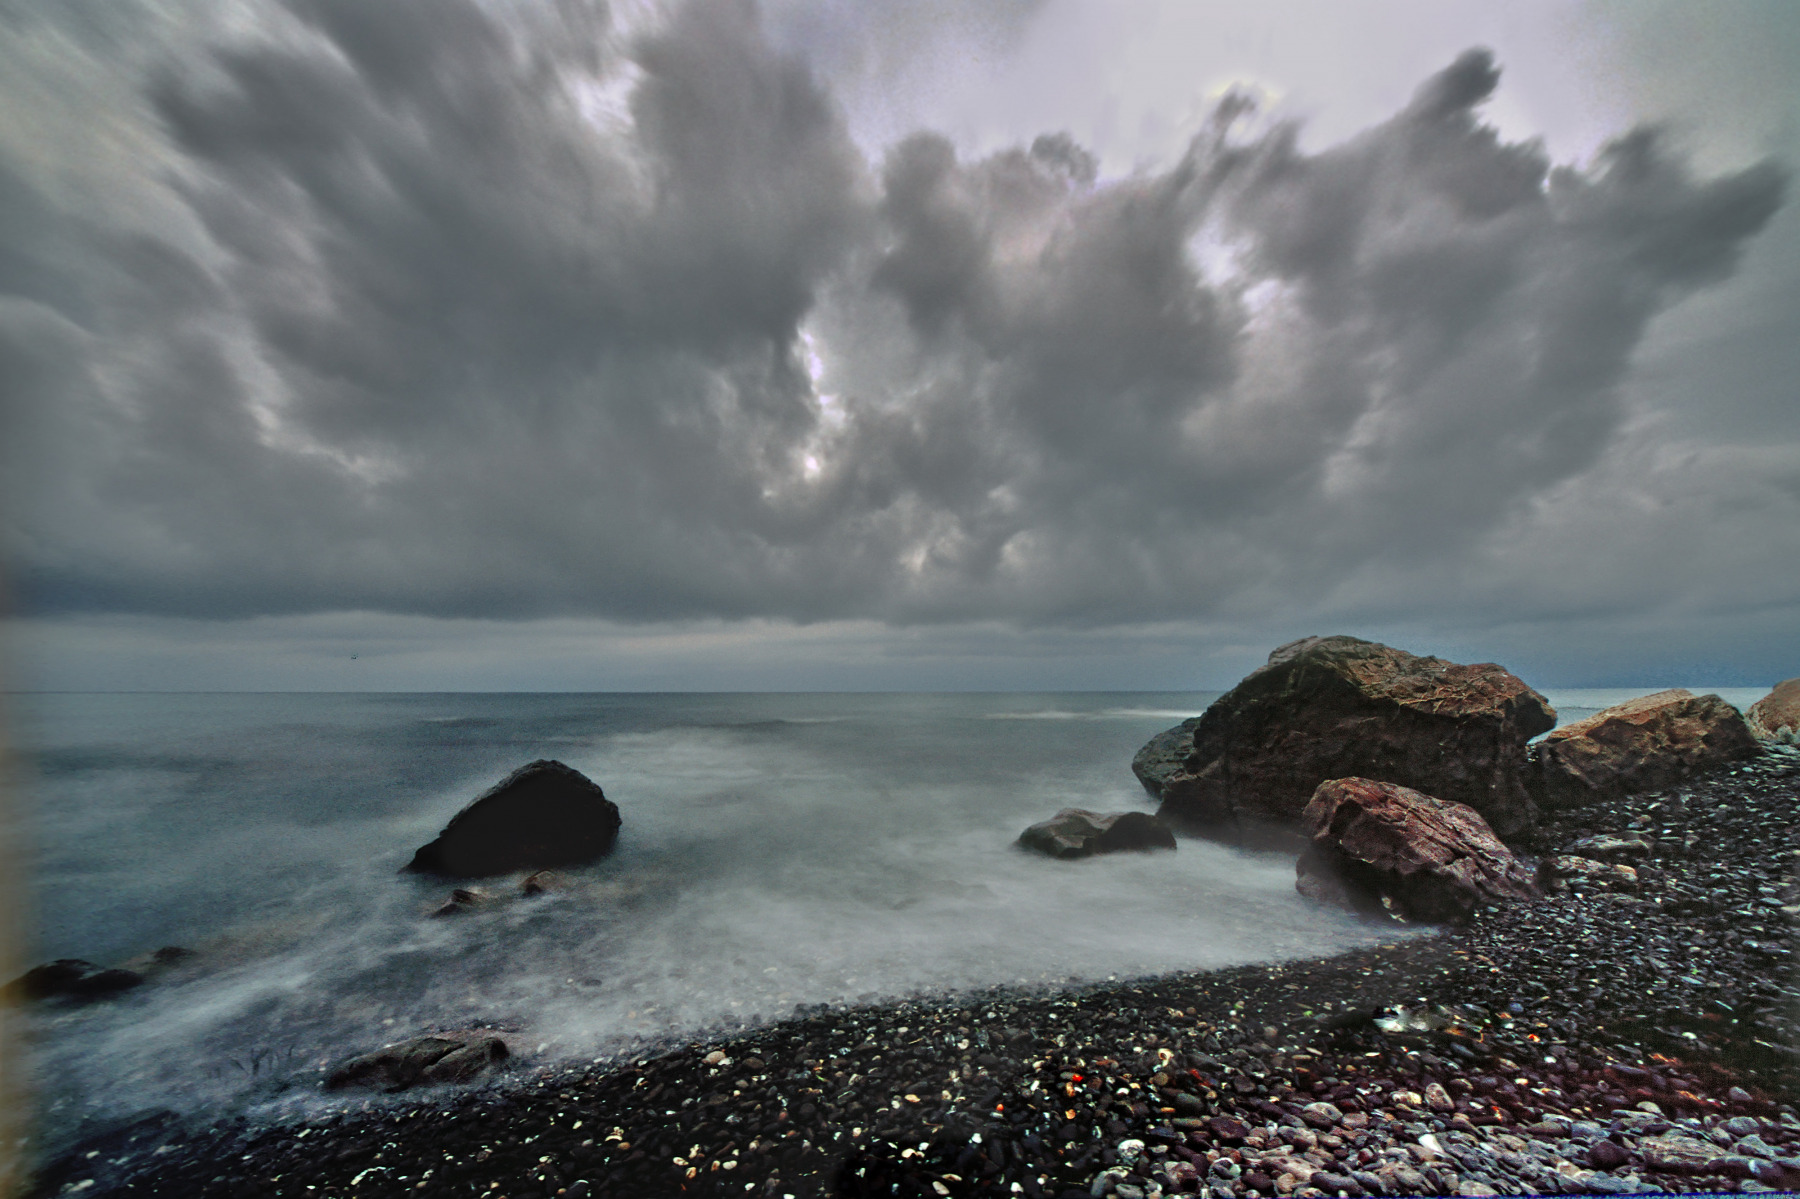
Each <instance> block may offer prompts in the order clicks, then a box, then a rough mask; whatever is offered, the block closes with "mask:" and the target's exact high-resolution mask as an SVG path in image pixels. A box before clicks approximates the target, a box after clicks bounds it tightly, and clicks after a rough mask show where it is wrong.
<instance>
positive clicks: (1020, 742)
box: [6, 692, 1759, 1140]
mask: <svg viewBox="0 0 1800 1199" xmlns="http://www.w3.org/2000/svg"><path fill="white" fill-rule="evenodd" d="M1629 694H1631V693H1629V692H1605V693H1599V692H1587V693H1574V692H1569V693H1561V694H1552V696H1551V698H1552V700H1553V701H1556V700H1558V699H1561V700H1562V701H1563V702H1564V704H1566V707H1564V709H1563V715H1564V717H1565V719H1568V718H1573V717H1578V716H1580V715H1583V714H1585V713H1586V712H1588V711H1591V710H1593V709H1594V708H1595V707H1598V706H1601V705H1603V704H1604V703H1608V702H1614V700H1616V699H1618V698H1623V697H1625V696H1626V695H1629ZM1757 694H1759V693H1745V694H1743V695H1741V696H1740V695H1737V694H1736V693H1733V694H1730V695H1727V698H1729V699H1732V700H1733V702H1738V703H1740V704H1742V703H1748V702H1750V700H1752V699H1754V698H1756V695H1757ZM1213 698H1214V695H1213V694H1211V693H1182V694H1104V693H1079V694H1070V693H1056V694H1045V695H1029V694H942V695H912V694H882V695H767V694H754V695H717V694H703V695H693V694H687V695H642V694H633V695H568V694H556V695H521V694H501V695H477V694H449V695H321V694H275V695H254V694H250V695H246V694H215V695H194V694H35V695H15V696H13V697H11V704H12V715H13V720H14V729H13V732H14V737H15V745H16V746H17V747H18V750H19V755H18V757H17V759H16V761H15V762H14V773H15V776H16V778H17V781H18V783H19V786H18V788H17V794H18V795H20V796H21V798H22V800H23V802H22V803H20V804H18V805H16V808H15V810H14V811H13V812H12V813H11V815H10V825H9V827H8V828H7V829H6V835H7V836H8V838H9V839H10V840H11V841H12V843H13V846H14V848H15V849H16V850H17V851H18V854H19V857H20V858H21V859H22V860H23V861H24V862H25V863H26V864H27V866H28V870H27V872H26V875H27V876H26V879H25V880H24V881H25V888H24V889H25V891H26V894H25V895H24V896H23V898H24V899H25V901H26V907H25V911H26V918H25V924H26V930H25V931H26V934H27V938H28V947H27V952H28V960H34V961H41V960H45V959H48V958H55V957H80V958H86V959H88V960H90V961H94V962H97V963H100V964H103V965H110V964H115V963H118V962H122V961H124V960H126V959H128V958H131V957H132V956H134V955H137V954H141V953H144V952H145V951H148V950H152V949H155V948H157V947H158V946H163V945H180V946H183V947H186V948H190V949H193V950H196V951H198V956H197V957H196V958H194V959H193V961H192V964H191V965H190V966H189V967H187V968H186V969H184V970H183V971H182V972H181V973H180V974H178V975H176V976H172V977H170V978H168V979H166V980H164V981H162V982H159V983H158V984H157V985H155V986H150V987H145V988H141V989H140V990H138V991H135V992H132V993H129V994H127V995H125V996H123V997H121V998H119V999H117V1000H115V1001H111V1002H106V1003H98V1004H94V1005H91V1006H88V1007H85V1008H76V1009H52V1008H48V1007H46V1008H43V1009H41V1010H39V1011H37V1012H35V1013H32V1014H31V1015H30V1016H29V1017H28V1020H27V1031H28V1034H29V1037H30V1040H31V1042H32V1068H33V1074H34V1077H35V1083H36V1087H37V1091H38V1095H39V1100H40V1105H41V1107H42V1110H44V1112H45V1126H46V1132H47V1133H49V1134H50V1136H51V1139H52V1140H54V1139H56V1138H57V1134H58V1132H59V1131H61V1132H63V1133H70V1132H73V1131H74V1130H77V1129H79V1128H80V1127H82V1126H84V1125H87V1123H88V1122H89V1121H90V1120H94V1119H99V1120H107V1119H112V1118H116V1117H119V1116H122V1115H125V1114H127V1113H130V1112H132V1111H134V1110H137V1109H140V1108H144V1107H150V1106H175V1107H178V1108H180V1107H195V1108H198V1107H215V1106H222V1107H225V1108H228V1109H240V1110H242V1109H250V1110H255V1109H258V1108H267V1107H269V1106H271V1105H289V1104H299V1103H308V1102H317V1100H316V1099H314V1098H311V1096H314V1095H315V1093H316V1087H315V1086H314V1084H316V1081H317V1078H318V1074H317V1070H318V1068H319V1067H320V1066H321V1065H322V1064H325V1063H328V1062H331V1061H335V1060H336V1059H338V1058H340V1057H341V1056H343V1055H345V1054H347V1053H350V1052H354V1051H358V1050H362V1049H366V1048H370V1047H373V1046H374V1045H377V1044H380V1043H382V1042H383V1041H385V1040H391V1039H395V1038H397V1037H399V1036H401V1035H405V1034H409V1033H412V1032H415V1031H422V1030H426V1029H430V1028H436V1027H458V1026H466V1025H469V1024H473V1023H484V1024H489V1025H495V1026H499V1027H503V1028H506V1029H510V1030H513V1031H514V1032H515V1034H516V1036H515V1038H514V1040H515V1043H516V1044H518V1045H519V1046H520V1047H521V1048H522V1049H523V1050H524V1051H525V1053H526V1055H527V1056H528V1057H533V1056H535V1057H537V1058H539V1059H541V1060H545V1061H556V1060H568V1059H575V1058H580V1059H591V1058H596V1057H606V1056H611V1055H618V1054H627V1053H632V1052H634V1051H641V1050H642V1049H643V1047H644V1046H646V1045H648V1044H654V1043H657V1042H660V1041H665V1040H668V1039H671V1038H686V1037H690V1036H694V1035H696V1034H701V1033H705V1032H712V1031H718V1030H723V1029H729V1028H733V1027H739V1026H742V1025H745V1024H751V1023H756V1022H759V1021H767V1020H771V1019H776V1018H779V1017H782V1016H785V1015H787V1014H789V1013H791V1012H792V1011H793V1009H794V1008H795V1006H796V1005H802V1004H806V1005H810V1004H818V1003H828V1004H849V1003H858V1002H872V1001H876V1000H881V999H890V998H896V997H903V996H908V995H915V994H919V993H945V992H956V991H962V990H969V989H977V988H984V987H988V986H993V985H997V984H1000V985H1019V984H1025V985H1045V984H1048V985H1056V984H1061V983H1065V982H1070V981H1084V980H1099V979H1105V978H1108V977H1114V976H1117V977H1125V976H1130V975H1140V974H1151V973H1161V972H1167V971H1173V970H1190V969H1202V968H1208V967H1216V966H1223V965H1228V964H1234V963H1241V962H1247V961H1258V960H1273V959H1280V958H1286V957H1296V956H1307V955H1314V954H1320V953H1327V952H1332V951H1335V950H1339V949H1342V948H1346V947H1349V946H1351V945H1355V944H1361V943H1367V942H1370V941H1373V940H1376V939H1379V938H1382V937H1388V936H1392V935H1394V934H1393V933H1392V932H1391V931H1387V930H1380V929H1375V928H1372V927H1370V926H1368V925H1365V924H1362V923H1359V922H1357V921H1355V920H1353V919H1351V918H1349V917H1347V916H1343V915H1339V914H1337V913H1333V912H1328V911H1322V910H1320V909H1318V908H1316V907H1313V906H1311V905H1310V904H1307V903H1306V902H1304V901H1302V900H1301V899H1300V898H1299V897H1298V896H1297V895H1296V894H1295V893H1294V886H1293V863H1292V860H1291V858H1288V857H1284V856H1281V855H1268V854H1256V853H1248V852H1242V851H1238V850H1233V849H1228V848H1224V847H1221V846H1217V845H1212V844H1208V843H1206V842H1202V841H1191V840H1184V841H1183V842H1182V845H1181V848H1180V850H1179V851H1178V852H1176V853H1173V854H1157V855H1151V856H1139V855H1124V856H1118V857H1110V858H1101V859H1093V860H1088V861H1083V862H1056V861H1051V860H1049V859H1046V858H1042V857H1038V856H1032V855H1028V854H1025V853H1023V852H1020V851H1018V850H1016V849H1014V847H1013V845H1012V842H1013V840H1014V839H1015V838H1016V837H1017V835H1018V833H1019V831H1020V830H1021V829H1023V828H1024V827H1025V826H1026V825H1027V824H1030V823H1032V822H1033V821H1036V820H1040V819H1043V818H1044V817H1047V816H1049V815H1051V814H1052V813H1054V812H1055V811H1056V810H1057V809H1058V808H1061V807H1065V806H1079V807H1087V808H1096V809H1104V810H1117V809H1122V808H1150V807H1151V806H1153V805H1152V803H1151V801H1150V799H1149V797H1148V796H1146V795H1145V794H1144V793H1143V791H1142V790H1141V788H1140V787H1139V786H1138V784H1137V782H1136V780H1135V779H1134V778H1133V777H1132V775H1131V770H1130V761H1131V756H1132V754H1133V753H1134V752H1135V751H1136V750H1137V748H1138V747H1139V746H1140V745H1141V744H1142V743H1143V742H1144V741H1145V740H1146V739H1147V738H1149V737H1150V736H1151V735H1152V734H1154V733H1157V732H1159V731H1161V730H1162V729H1164V728H1167V727H1169V726H1170V725H1171V724H1173V723H1175V722H1177V721H1179V720H1181V719H1183V718H1185V717H1187V716H1190V715H1193V714H1195V713H1197V712H1199V711H1201V710H1202V709H1203V708H1204V707H1205V706H1206V705H1207V703H1209V702H1211V700H1212V699H1213ZM540 757H543V758H556V759H560V760H561V761H564V762H566V763H568V764H569V765H571V766H573V767H575V768H577V769H579V770H581V771H583V772H585V773H586V774H588V775H589V776H590V777H591V778H593V779H594V780H595V781H596V782H598V783H599V784H600V785H601V786H602V787H603V788H604V789H605V790H606V793H607V795H608V797H609V798H611V799H612V800H613V801H614V802H615V803H617V804H618V805H619V807H620V809H621V811H622V813H623V816H624V827H623V830H622V832H621V835H620V840H619V844H618V848H617V850H616V851H615V853H614V854H613V855H612V856H611V857H610V858H608V859H607V860H606V861H604V862H602V863H600V864H597V865H595V866H592V867H589V868H585V869H582V870H577V871H572V872H569V873H570V882H571V885H570V886H569V888H568V889H566V890H565V891H563V892H561V893H558V894H555V895H550V896H545V897H540V898H536V899H531V900H524V899H516V898H509V897H508V895H507V893H508V891H509V887H510V886H516V880H494V882H493V883H492V884H491V885H489V889H491V890H492V891H494V892H495V893H496V896H498V897H499V898H498V899H497V901H496V902H495V903H494V904H493V905H492V906H491V907H488V908H485V909H483V910H481V911H478V912H475V913H472V914H468V915H464V916H461V917H457V918H454V919H433V918H431V917H430V916H429V915H428V913H429V912H430V911H431V910H432V909H433V908H434V907H436V906H437V905H439V904H440V903H442V902H443V901H444V899H445V898H446V897H447V895H448V892H449V889H450V886H449V884H446V883H443V882H433V881H430V880H426V879H421V878H417V877H413V876H406V875H400V874H398V873H397V871H398V870H399V868H400V867H401V866H402V865H404V864H405V862H406V861H407V859H408V858H409V856H410V855H411V853H412V851H413V850H414V849H415V848H417V847H418V846H419V845H421V844H423V843H424V842H425V841H428V840H430V839H431V837H432V836H433V835H434V834H435V833H436V832H437V830H438V829H439V828H440V827H442V825H443V824H444V823H445V821H446V820H448V819H449V817H450V816H451V815H453V814H454V813H455V812H456V811H457V810H458V809H459V808H460V807H462V806H463V805H464V804H465V803H467V802H468V801H469V800H470V799H472V798H473V797H474V796H475V795H477V794H479V793H480V792H481V791H482V790H484V789H485V788H487V787H488V786H490V785H491V784H493V783H494V782H495V781H497V780H498V779H500V778H501V777H503V776H504V775H505V774H506V773H508V772H509V771H511V770H513V769H514V768H516V767H518V766H520V765H523V764H524V763H526V762H528V761H531V760H532V759H534V758H540Z"/></svg>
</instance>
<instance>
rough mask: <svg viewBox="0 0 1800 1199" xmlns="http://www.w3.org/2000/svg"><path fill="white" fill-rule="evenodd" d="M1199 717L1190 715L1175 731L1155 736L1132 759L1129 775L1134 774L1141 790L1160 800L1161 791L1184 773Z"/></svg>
mask: <svg viewBox="0 0 1800 1199" xmlns="http://www.w3.org/2000/svg"><path fill="white" fill-rule="evenodd" d="M1199 723H1200V717H1198V716H1190V717H1188V718H1187V719H1186V720H1184V721H1182V722H1181V723H1180V724H1178V725H1176V726H1175V727H1174V728H1172V729H1169V730H1167V731H1166V732H1161V733H1158V734H1156V736H1154V737H1152V738H1150V740H1148V741H1146V742H1145V743H1144V747H1143V748H1142V749H1140V750H1138V751H1137V754H1136V756H1134V757H1133V758H1132V759H1131V773H1133V774H1135V775H1137V779H1138V782H1140V783H1142V784H1143V785H1144V790H1146V791H1148V792H1150V794H1152V795H1154V796H1156V797H1157V798H1158V799H1161V798H1162V796H1163V790H1164V788H1166V787H1168V786H1169V785H1170V784H1171V783H1172V782H1174V781H1175V780H1176V779H1178V778H1180V777H1182V776H1184V775H1185V774H1186V772H1187V760H1188V758H1189V757H1191V756H1192V755H1193V752H1194V728H1195V726H1197V725H1198V724H1199Z"/></svg>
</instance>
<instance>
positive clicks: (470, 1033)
mask: <svg viewBox="0 0 1800 1199" xmlns="http://www.w3.org/2000/svg"><path fill="white" fill-rule="evenodd" d="M509 1056H510V1054H509V1051H508V1050H507V1048H506V1042H505V1041H504V1040H502V1039H501V1038H499V1037H498V1036H496V1035H494V1034H493V1033H491V1032H488V1031H486V1030H485V1029H470V1030H466V1031H457V1032H438V1033H431V1034H429V1035H427V1036H422V1037H414V1038H413V1039H412V1040H410V1041H400V1042H397V1043H396V1044H393V1045H384V1046H382V1047H381V1048H380V1049H377V1050H375V1051H374V1052H373V1053H364V1054H360V1055H359V1056H357V1057H353V1058H350V1059H349V1060H348V1061H345V1062H344V1063H342V1064H341V1065H339V1066H338V1067H337V1069H335V1070H333V1071H332V1072H331V1074H330V1076H329V1077H327V1078H326V1080H325V1086H326V1089H328V1090H337V1089H339V1088H341V1087H377V1088H380V1089H381V1090H385V1091H403V1090H405V1089H407V1088H408V1087H415V1086H424V1085H429V1084H432V1083H448V1082H467V1081H469V1080H470V1079H472V1078H475V1077H477V1076H478V1075H480V1074H482V1073H484V1072H486V1071H487V1070H488V1069H490V1068H491V1067H493V1066H496V1065H498V1064H499V1063H501V1062H503V1061H505V1060H506V1059H507V1057H509Z"/></svg>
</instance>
